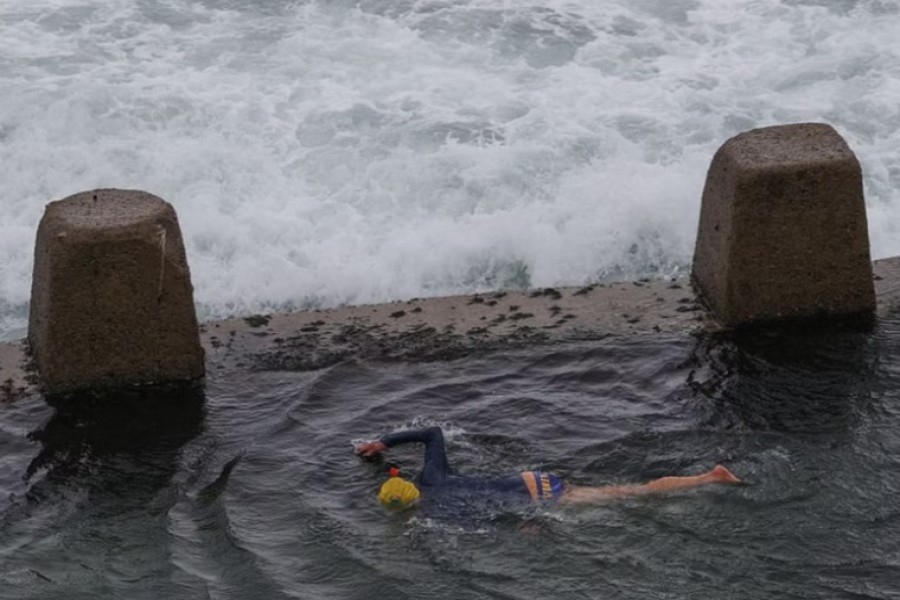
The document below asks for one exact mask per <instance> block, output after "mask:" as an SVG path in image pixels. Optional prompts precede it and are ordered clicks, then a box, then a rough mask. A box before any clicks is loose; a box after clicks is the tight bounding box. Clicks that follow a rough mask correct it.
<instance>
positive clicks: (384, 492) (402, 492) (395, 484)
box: [378, 466, 419, 510]
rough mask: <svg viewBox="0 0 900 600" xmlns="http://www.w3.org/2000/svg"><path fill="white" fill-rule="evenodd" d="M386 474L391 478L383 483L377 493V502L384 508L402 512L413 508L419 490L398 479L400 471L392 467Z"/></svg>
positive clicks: (404, 480)
mask: <svg viewBox="0 0 900 600" xmlns="http://www.w3.org/2000/svg"><path fill="white" fill-rule="evenodd" d="M388 473H390V475H391V477H390V479H388V480H387V481H385V482H384V485H382V486H381V490H380V491H379V492H378V501H379V502H381V504H383V505H384V506H385V507H386V508H393V509H397V510H403V509H405V508H410V507H412V506H415V504H416V503H417V502H418V501H419V488H417V487H416V486H415V485H414V484H413V483H412V482H411V481H407V480H406V479H403V478H402V477H400V469H398V468H397V467H394V466H392V467H391V468H390V469H389V471H388Z"/></svg>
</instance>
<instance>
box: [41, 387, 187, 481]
mask: <svg viewBox="0 0 900 600" xmlns="http://www.w3.org/2000/svg"><path fill="white" fill-rule="evenodd" d="M204 399H205V397H204V392H203V389H202V388H201V387H198V386H190V387H177V388H173V387H165V388H142V389H134V390H121V391H117V392H112V393H109V394H105V395H99V394H85V395H80V396H78V395H76V396H68V397H64V398H52V397H50V398H47V403H48V404H49V405H51V406H52V407H53V408H54V413H53V416H52V417H51V418H50V420H49V421H48V422H47V423H45V424H44V426H43V427H42V428H41V429H39V430H36V431H33V432H31V433H30V434H29V438H30V439H32V440H34V441H37V442H40V444H41V451H40V452H39V453H38V455H37V456H36V457H35V458H34V460H32V461H31V463H30V464H29V465H28V469H27V471H26V474H25V476H26V478H29V479H30V478H32V477H34V476H35V475H36V474H37V473H39V472H42V471H44V472H46V475H45V477H44V479H45V480H46V481H50V482H53V483H55V484H61V485H77V484H87V485H89V486H96V485H107V484H112V483H115V482H114V481H109V480H108V479H107V477H109V476H115V477H120V476H127V474H128V472H129V470H130V469H129V468H128V465H130V466H133V467H134V470H135V473H137V474H140V476H141V478H142V480H143V485H142V486H141V488H144V489H146V490H148V491H152V490H153V489H155V488H156V487H158V486H156V485H154V483H156V482H162V483H164V482H165V481H167V479H168V477H170V476H171V474H172V472H173V471H174V470H175V469H176V468H177V460H178V453H179V450H180V449H181V447H182V446H183V445H184V444H186V443H187V442H189V441H190V440H192V439H193V438H194V437H196V436H197V435H198V434H199V433H200V431H201V428H202V425H203V417H204ZM108 461H115V462H116V468H115V469H112V470H108V469H106V468H105V467H106V466H108V465H106V464H105V463H106V462H108ZM123 467H124V468H123ZM148 474H153V475H154V476H152V477H147V475H148ZM32 489H33V488H32Z"/></svg>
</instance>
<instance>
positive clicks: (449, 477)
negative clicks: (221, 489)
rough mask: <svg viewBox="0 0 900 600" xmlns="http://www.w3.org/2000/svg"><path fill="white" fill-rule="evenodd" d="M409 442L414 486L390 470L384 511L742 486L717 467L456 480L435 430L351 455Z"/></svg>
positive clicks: (365, 446) (398, 436)
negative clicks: (416, 449) (635, 478)
mask: <svg viewBox="0 0 900 600" xmlns="http://www.w3.org/2000/svg"><path fill="white" fill-rule="evenodd" d="M411 443H421V444H425V464H424V465H423V467H422V471H421V472H420V473H419V474H418V476H417V477H416V478H415V481H409V480H407V479H404V478H402V477H400V472H399V469H397V468H396V467H393V466H392V467H391V468H390V470H389V474H390V478H389V479H388V480H387V481H386V482H385V483H384V484H383V485H382V486H381V489H380V490H379V493H378V500H379V501H380V502H381V503H382V504H383V505H384V506H386V507H388V508H394V509H406V508H410V507H413V506H416V505H417V504H418V503H419V502H420V501H421V499H422V497H423V496H446V495H455V496H458V495H466V496H473V495H474V496H478V495H494V496H502V497H510V498H521V499H526V500H527V499H529V498H530V499H531V500H532V501H534V502H542V501H553V502H560V503H567V504H578V503H587V502H599V501H603V500H609V499H613V498H621V497H625V496H638V495H643V494H653V493H664V492H671V491H675V490H682V489H688V488H694V487H699V486H703V485H709V484H714V483H740V482H741V480H740V479H738V478H737V477H736V476H735V475H734V473H732V472H731V471H729V470H728V469H727V468H725V467H723V466H722V465H716V466H715V467H714V468H713V469H712V470H710V471H708V472H706V473H703V474H701V475H685V476H668V477H662V478H660V479H654V480H653V481H650V482H647V483H643V484H632V485H608V486H596V487H593V486H576V485H572V484H569V483H567V482H565V481H563V480H562V479H561V478H560V477H557V476H556V475H554V474H552V473H546V472H543V471H539V470H535V471H525V472H523V473H516V474H514V475H508V476H505V477H497V478H485V477H469V476H463V475H456V474H454V473H453V471H452V469H451V468H450V463H449V462H448V460H447V451H446V448H445V446H444V433H443V431H442V430H441V428H440V427H427V428H425V429H410V430H407V431H398V432H396V433H391V434H388V435H386V436H384V437H382V438H381V439H380V440H374V441H369V442H362V443H360V444H358V445H357V446H356V448H355V450H356V454H357V455H358V456H361V457H363V458H374V457H377V456H379V455H380V454H382V453H383V452H385V451H386V450H388V449H389V448H393V447H394V446H398V445H401V444H411Z"/></svg>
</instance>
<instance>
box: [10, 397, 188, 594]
mask: <svg viewBox="0 0 900 600" xmlns="http://www.w3.org/2000/svg"><path fill="white" fill-rule="evenodd" d="M47 403H48V404H49V405H50V406H52V407H53V409H54V411H53V414H52V416H51V417H50V418H49V420H48V421H47V422H46V423H44V424H43V426H42V427H40V428H39V429H36V430H34V431H32V432H31V433H29V434H28V438H29V439H31V440H32V441H34V442H37V443H39V445H40V450H39V451H38V453H37V455H36V456H34V458H33V459H31V461H30V463H29V464H28V465H27V467H26V468H25V471H24V473H23V475H22V476H23V478H24V479H25V481H26V482H27V484H28V487H27V490H26V492H25V493H24V495H23V497H21V498H19V499H16V500H14V501H13V502H12V504H11V505H10V506H9V507H8V509H7V510H5V511H4V513H3V514H0V538H4V543H3V544H2V547H0V551H2V554H3V558H4V565H3V569H2V570H0V576H2V581H3V582H4V583H6V584H10V583H12V584H14V585H12V586H10V587H9V588H8V589H11V590H15V594H16V597H17V598H30V597H34V598H52V597H57V596H58V595H64V594H69V595H70V594H72V593H74V594H76V595H77V594H78V593H80V592H84V593H88V592H90V593H92V594H96V593H98V592H102V593H101V595H103V593H106V594H109V595H111V596H115V595H118V594H120V593H124V592H125V590H128V591H129V594H131V596H130V597H152V596H154V595H155V596H157V597H164V596H166V595H169V596H171V595H172V593H173V591H174V586H173V584H172V583H171V581H170V580H171V577H170V576H166V574H165V573H166V571H172V570H173V566H172V565H171V564H170V562H169V560H168V552H167V550H166V543H165V536H166V526H165V523H166V518H167V516H166V515H167V512H168V511H169V509H170V508H171V506H173V504H174V503H175V502H176V501H177V490H176V489H175V488H174V487H173V486H172V484H171V482H172V479H173V477H174V476H175V475H176V473H177V472H178V470H179V460H180V454H181V451H182V448H183V447H184V446H185V445H186V444H188V443H189V442H190V441H191V440H193V439H194V438H195V437H196V436H198V435H199V434H200V433H201V431H202V429H203V423H204V417H205V394H204V390H203V389H202V388H201V387H198V386H191V387H177V388H174V387H165V388H142V389H133V390H121V391H117V392H112V393H108V394H105V395H96V394H94V395H76V396H69V397H65V398H47ZM19 566H21V568H20V567H19ZM148 572H151V573H156V574H157V577H155V578H154V579H153V581H150V582H148V583H147V584H146V585H145V586H144V587H145V589H142V590H141V592H140V593H139V594H138V595H137V596H134V590H133V589H132V588H130V587H129V586H130V585H131V583H133V581H134V580H136V579H138V578H140V577H141V575H142V574H146V573H148ZM76 575H77V576H76ZM15 584H20V585H15ZM0 587H2V586H0ZM25 590H29V592H28V593H26V592H25ZM23 594H25V595H24V596H23ZM175 595H176V596H177V594H175ZM2 597H5V596H4V592H2V591H0V598H2Z"/></svg>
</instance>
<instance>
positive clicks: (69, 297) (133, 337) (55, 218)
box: [28, 189, 204, 393]
mask: <svg viewBox="0 0 900 600" xmlns="http://www.w3.org/2000/svg"><path fill="white" fill-rule="evenodd" d="M28 341H29V343H30V346H31V350H32V354H33V357H34V361H35V364H36V366H37V368H38V371H39V373H40V377H41V381H42V384H43V386H44V389H45V390H46V391H47V392H48V393H66V392H71V391H79V390H85V389H94V388H104V387H117V386H128V385H134V384H148V383H164V382H174V381H190V380H195V379H198V378H201V377H203V375H204V353H203V349H202V347H201V346H200V337H199V331H198V326H197V317H196V313H195V311H194V302H193V287H192V285H191V278H190V272H189V269H188V264H187V260H186V258H185V252H184V244H183V241H182V237H181V231H180V229H179V226H178V218H177V216H176V215H175V210H174V209H173V208H172V206H171V205H170V204H168V203H167V202H165V201H163V200H162V199H160V198H158V197H156V196H153V195H151V194H147V193H145V192H140V191H134V190H115V189H103V190H95V191H92V192H84V193H81V194H76V195H74V196H70V197H68V198H66V199H64V200H59V201H57V202H51V203H50V204H49V205H47V208H46V210H45V212H44V216H43V218H42V219H41V223H40V225H39V227H38V233H37V241H36V244H35V257H34V277H33V280H32V290H31V313H30V317H29V327H28Z"/></svg>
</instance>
